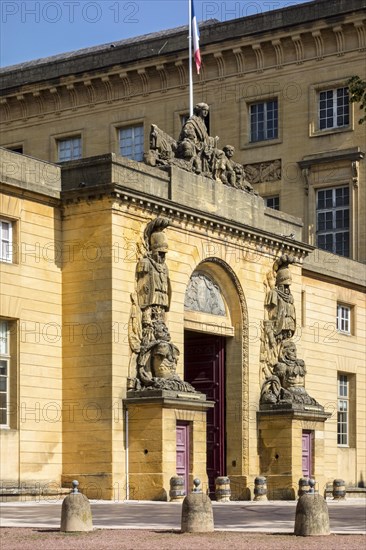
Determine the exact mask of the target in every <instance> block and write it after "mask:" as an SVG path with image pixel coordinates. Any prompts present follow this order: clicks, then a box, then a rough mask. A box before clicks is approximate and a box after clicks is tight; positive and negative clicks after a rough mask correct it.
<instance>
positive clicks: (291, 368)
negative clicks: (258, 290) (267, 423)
mask: <svg viewBox="0 0 366 550" xmlns="http://www.w3.org/2000/svg"><path fill="white" fill-rule="evenodd" d="M294 261H295V259H294V258H293V257H292V256H290V255H287V254H284V255H282V256H281V257H280V258H278V259H277V260H276V261H275V263H274V266H273V271H271V272H270V273H269V274H268V276H267V292H266V297H265V311H266V319H265V320H264V322H263V326H262V338H261V364H262V373H263V375H264V378H265V379H264V382H263V384H262V388H261V397H260V404H261V407H262V408H263V406H265V407H266V406H275V407H278V406H284V405H287V406H291V407H293V408H301V407H303V406H311V407H315V408H319V409H323V407H322V406H321V405H319V403H317V401H315V399H313V398H312V397H310V395H309V394H308V393H307V391H306V389H305V375H306V367H305V362H304V361H303V360H302V359H299V358H298V357H297V349H296V343H295V341H294V335H295V331H296V311H295V306H294V298H293V296H292V293H291V289H290V285H291V282H292V277H291V272H290V268H289V266H290V265H291V264H292V263H294Z"/></svg>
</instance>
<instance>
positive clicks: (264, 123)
mask: <svg viewBox="0 0 366 550" xmlns="http://www.w3.org/2000/svg"><path fill="white" fill-rule="evenodd" d="M277 137H278V102H277V99H275V100H273V101H266V102H265V103H253V104H252V105H251V106H250V141H252V142H253V141H264V140H267V139H276V138H277Z"/></svg>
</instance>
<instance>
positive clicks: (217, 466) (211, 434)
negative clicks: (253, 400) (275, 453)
mask: <svg viewBox="0 0 366 550" xmlns="http://www.w3.org/2000/svg"><path fill="white" fill-rule="evenodd" d="M184 379H185V380H186V381H187V382H190V383H191V384H192V385H193V386H194V387H195V388H196V390H198V391H200V392H202V393H205V394H206V396H207V399H208V400H210V401H214V403H215V406H214V408H213V409H209V410H208V412H207V475H208V480H209V490H210V496H211V497H213V495H214V494H215V478H216V477H218V476H223V475H226V463H225V338H223V337H221V336H213V335H211V334H205V333H199V332H190V331H185V333H184Z"/></svg>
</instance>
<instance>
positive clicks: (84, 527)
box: [60, 480, 93, 533]
mask: <svg viewBox="0 0 366 550" xmlns="http://www.w3.org/2000/svg"><path fill="white" fill-rule="evenodd" d="M78 485H79V482H78V481H76V480H75V481H73V482H72V486H73V489H72V491H71V493H70V494H69V495H67V497H65V498H64V500H63V503H62V508H61V527H60V531H61V532H63V533H74V532H77V531H93V518H92V513H91V508H90V503H89V500H88V499H87V498H86V496H85V495H83V494H81V493H79V491H78Z"/></svg>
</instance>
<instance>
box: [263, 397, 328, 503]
mask: <svg viewBox="0 0 366 550" xmlns="http://www.w3.org/2000/svg"><path fill="white" fill-rule="evenodd" d="M261 408H262V407H261ZM263 409H265V410H260V411H259V412H258V413H257V422H258V428H259V456H260V471H261V475H263V476H265V477H266V478H267V487H268V498H269V499H271V500H281V499H285V500H295V499H296V496H297V491H298V481H299V479H300V478H301V477H303V470H302V467H303V466H302V432H303V431H310V432H312V434H313V447H314V448H313V453H312V465H311V466H312V472H311V475H312V476H313V477H315V478H316V480H317V481H318V487H319V490H321V489H322V488H323V487H325V483H326V475H325V471H324V468H325V460H324V456H325V455H324V422H325V421H326V420H327V418H329V416H330V415H329V414H328V413H325V412H324V409H323V408H322V407H321V408H319V409H318V408H316V407H311V406H309V407H307V406H302V407H298V408H297V409H296V408H295V407H294V406H293V405H292V406H291V405H289V406H288V408H284V407H283V406H282V407H279V406H272V407H271V406H270V405H267V406H264V407H263Z"/></svg>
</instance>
